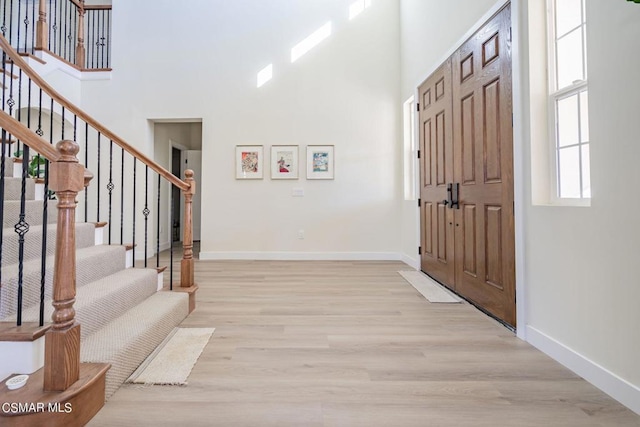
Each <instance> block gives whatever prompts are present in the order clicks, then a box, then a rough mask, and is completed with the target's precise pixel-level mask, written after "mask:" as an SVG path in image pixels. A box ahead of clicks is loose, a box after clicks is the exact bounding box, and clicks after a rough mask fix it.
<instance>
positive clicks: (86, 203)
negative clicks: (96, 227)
mask: <svg viewBox="0 0 640 427" xmlns="http://www.w3.org/2000/svg"><path fill="white" fill-rule="evenodd" d="M87 166H89V123H86V122H85V124H84V167H87ZM88 218H89V186H86V187H84V222H87V220H88Z"/></svg>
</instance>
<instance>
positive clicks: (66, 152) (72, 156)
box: [56, 139, 80, 162]
mask: <svg viewBox="0 0 640 427" xmlns="http://www.w3.org/2000/svg"><path fill="white" fill-rule="evenodd" d="M56 149H57V150H58V152H59V153H60V154H62V156H61V157H60V160H61V161H63V162H64V161H67V162H69V161H71V162H73V161H77V159H76V155H77V154H78V152H79V151H80V147H79V146H78V144H76V143H75V142H74V141H69V140H68V139H64V140H62V141H60V142H58V143H57V144H56Z"/></svg>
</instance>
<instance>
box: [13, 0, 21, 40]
mask: <svg viewBox="0 0 640 427" xmlns="http://www.w3.org/2000/svg"><path fill="white" fill-rule="evenodd" d="M21 4H22V2H21V1H20V0H18V15H17V17H18V19H17V20H18V21H20V15H21V7H20V6H21ZM11 20H12V21H13V15H11ZM16 24H17V26H18V34H17V37H16V44H15V45H14V44H12V45H11V46H14V47H16V50H17V51H19V50H20V22H16Z"/></svg>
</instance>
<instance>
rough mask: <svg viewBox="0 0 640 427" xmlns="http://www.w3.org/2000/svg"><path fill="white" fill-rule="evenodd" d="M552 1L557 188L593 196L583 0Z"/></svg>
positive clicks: (569, 195) (569, 194) (565, 194)
mask: <svg viewBox="0 0 640 427" xmlns="http://www.w3.org/2000/svg"><path fill="white" fill-rule="evenodd" d="M548 1H549V20H548V31H549V42H550V43H549V53H550V55H549V71H550V78H549V92H550V97H549V99H550V109H549V110H550V112H552V113H553V117H550V119H551V120H550V123H551V124H552V132H553V138H552V141H553V142H554V150H553V153H554V163H555V177H554V178H555V179H554V183H555V190H556V191H555V193H556V195H557V197H558V198H560V199H589V198H590V197H591V180H590V168H589V101H588V88H587V40H586V19H585V0H548Z"/></svg>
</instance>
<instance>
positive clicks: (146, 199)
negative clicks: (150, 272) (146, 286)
mask: <svg viewBox="0 0 640 427" xmlns="http://www.w3.org/2000/svg"><path fill="white" fill-rule="evenodd" d="M150 213H151V211H149V166H145V167H144V209H143V210H142V215H144V268H147V246H148V245H147V243H148V237H149V214H150Z"/></svg>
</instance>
